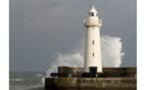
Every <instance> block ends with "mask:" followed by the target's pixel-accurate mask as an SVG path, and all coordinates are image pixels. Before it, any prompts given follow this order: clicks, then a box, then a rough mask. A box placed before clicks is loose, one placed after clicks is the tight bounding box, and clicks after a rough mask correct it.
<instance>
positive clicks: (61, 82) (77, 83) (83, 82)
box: [45, 78, 136, 90]
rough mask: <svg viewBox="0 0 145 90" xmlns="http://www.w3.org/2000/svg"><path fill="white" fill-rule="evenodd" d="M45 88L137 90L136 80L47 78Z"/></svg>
mask: <svg viewBox="0 0 145 90" xmlns="http://www.w3.org/2000/svg"><path fill="white" fill-rule="evenodd" d="M45 88H77V89H78V88H80V89H83V88H84V89H87V88H88V89H90V88H93V89H97V88H98V89H99V90H101V89H102V90H103V89H106V88H108V90H109V89H111V88H115V89H118V90H119V89H122V90H125V89H126V90H136V78H45ZM112 90H113V89H112Z"/></svg>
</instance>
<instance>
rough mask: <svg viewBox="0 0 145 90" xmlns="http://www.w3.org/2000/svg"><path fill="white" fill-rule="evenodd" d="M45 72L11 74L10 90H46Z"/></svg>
mask: <svg viewBox="0 0 145 90" xmlns="http://www.w3.org/2000/svg"><path fill="white" fill-rule="evenodd" d="M45 76H46V73H45V72H10V78H9V82H10V85H9V86H10V89H9V90H44V78H45Z"/></svg>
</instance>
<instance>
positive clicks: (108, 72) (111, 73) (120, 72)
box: [58, 66, 136, 77]
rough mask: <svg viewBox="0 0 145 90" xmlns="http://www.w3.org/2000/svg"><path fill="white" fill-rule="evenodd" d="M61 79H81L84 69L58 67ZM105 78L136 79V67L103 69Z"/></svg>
mask: <svg viewBox="0 0 145 90" xmlns="http://www.w3.org/2000/svg"><path fill="white" fill-rule="evenodd" d="M58 73H59V77H69V76H71V77H80V76H81V73H83V68H80V67H73V68H72V67H66V66H62V67H58ZM103 73H104V75H105V77H135V75H136V67H124V68H123V67H121V68H103Z"/></svg>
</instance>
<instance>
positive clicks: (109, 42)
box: [47, 36, 125, 77]
mask: <svg viewBox="0 0 145 90" xmlns="http://www.w3.org/2000/svg"><path fill="white" fill-rule="evenodd" d="M84 45H85V39H82V40H81V41H80V43H79V44H78V45H76V47H74V48H73V49H72V51H71V52H68V54H62V53H58V55H57V57H56V58H54V60H55V61H54V62H52V64H51V66H50V68H49V69H48V71H47V77H49V76H50V73H52V72H57V67H58V66H69V67H83V63H84V53H83V52H84ZM101 51H102V62H103V63H102V64H103V67H120V66H121V63H122V58H123V56H124V55H125V54H124V52H122V42H121V38H120V37H112V36H101Z"/></svg>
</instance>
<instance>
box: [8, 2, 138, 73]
mask: <svg viewBox="0 0 145 90" xmlns="http://www.w3.org/2000/svg"><path fill="white" fill-rule="evenodd" d="M93 5H94V6H95V7H96V9H97V11H98V12H99V16H100V18H101V19H102V21H103V26H102V27H101V35H110V36H116V37H121V38H122V43H123V52H125V56H124V58H123V60H122V61H123V63H122V66H123V67H128V66H129V67H131V66H136V0H96V1H93ZM88 10H89V0H10V71H45V70H47V69H48V68H49V67H50V65H51V62H52V61H53V58H54V57H55V56H56V54H57V53H58V52H60V53H67V52H69V51H71V50H72V48H73V47H74V46H75V45H77V44H78V42H79V41H80V40H81V39H82V38H84V37H85V27H84V26H83V20H84V19H85V18H86V17H87V14H88Z"/></svg>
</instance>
